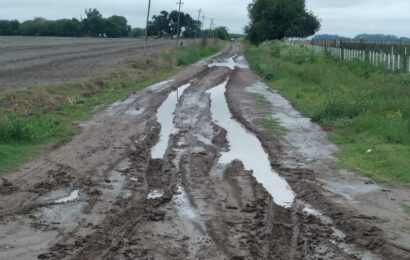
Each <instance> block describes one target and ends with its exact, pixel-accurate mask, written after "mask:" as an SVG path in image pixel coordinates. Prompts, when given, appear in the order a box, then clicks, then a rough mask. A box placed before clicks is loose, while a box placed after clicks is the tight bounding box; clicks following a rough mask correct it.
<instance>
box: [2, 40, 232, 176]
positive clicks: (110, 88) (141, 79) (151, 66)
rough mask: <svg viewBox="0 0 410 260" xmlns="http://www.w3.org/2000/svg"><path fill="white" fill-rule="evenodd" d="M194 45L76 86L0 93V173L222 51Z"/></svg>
mask: <svg viewBox="0 0 410 260" xmlns="http://www.w3.org/2000/svg"><path fill="white" fill-rule="evenodd" d="M226 44H227V43H226V42H222V43H218V44H216V45H211V46H208V47H205V48H202V47H200V46H198V45H193V46H188V47H184V48H181V49H178V50H177V51H176V50H171V51H165V52H162V53H160V54H153V55H150V56H148V57H147V58H140V59H138V60H133V61H129V62H128V63H127V64H126V65H125V66H123V67H121V68H119V69H118V70H116V71H113V72H110V73H108V74H107V75H104V76H101V77H98V78H95V79H92V80H89V81H87V82H83V83H76V84H61V85H49V86H36V87H30V88H26V89H20V90H13V91H7V92H1V93H0V173H4V172H6V171H8V170H10V169H12V168H14V167H16V166H18V165H19V164H21V163H22V162H24V161H26V160H28V159H30V158H32V157H34V156H36V155H38V154H39V153H41V152H42V151H44V150H45V149H47V148H50V147H52V146H53V145H55V144H57V143H59V142H61V141H63V140H65V139H67V138H69V137H70V136H72V135H73V134H75V133H76V131H77V128H78V126H77V122H79V121H81V120H84V119H86V118H87V117H89V116H90V115H91V114H92V113H93V112H94V111H95V109H96V107H98V106H100V105H104V104H109V103H111V102H113V101H115V100H118V99H121V98H122V97H124V96H127V95H128V94H130V93H132V92H135V91H138V90H141V89H143V88H145V87H147V86H150V85H152V84H154V83H156V82H158V81H161V80H164V79H166V78H168V77H169V76H170V75H172V74H175V73H176V72H178V71H180V70H182V69H183V68H185V67H186V66H188V65H189V64H192V63H194V62H197V61H199V60H200V59H202V58H205V57H207V56H210V55H212V54H214V53H216V52H218V51H221V50H222V49H223V48H225V47H226Z"/></svg>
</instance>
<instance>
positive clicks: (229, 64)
mask: <svg viewBox="0 0 410 260" xmlns="http://www.w3.org/2000/svg"><path fill="white" fill-rule="evenodd" d="M208 67H209V68H212V67H228V68H229V69H231V70H234V69H235V67H237V68H241V69H249V66H248V65H246V64H242V63H238V62H235V60H234V57H230V58H229V59H227V60H225V61H223V62H215V61H214V62H213V63H211V64H209V65H208Z"/></svg>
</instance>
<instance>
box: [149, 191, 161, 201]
mask: <svg viewBox="0 0 410 260" xmlns="http://www.w3.org/2000/svg"><path fill="white" fill-rule="evenodd" d="M162 196H164V193H163V192H162V191H160V190H153V191H151V192H150V193H149V194H148V196H147V198H148V199H149V200H154V199H159V198H162Z"/></svg>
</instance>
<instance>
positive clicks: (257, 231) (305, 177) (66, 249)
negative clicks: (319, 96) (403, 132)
mask: <svg viewBox="0 0 410 260" xmlns="http://www.w3.org/2000/svg"><path fill="white" fill-rule="evenodd" d="M262 98H263V100H264V101H263V102H261V99H262ZM261 103H262V104H261ZM267 115H269V116H270V117H272V118H275V119H277V120H278V122H279V124H280V125H281V127H283V128H284V129H286V131H285V132H284V133H281V134H278V133H274V132H272V131H269V130H268V129H266V128H264V127H263V126H262V125H260V124H258V123H257V119H259V118H261V117H266V116H267ZM81 128H82V129H81V131H80V132H79V133H78V134H77V135H76V136H74V137H73V138H72V139H71V140H70V141H68V142H66V143H64V144H61V145H60V146H59V147H57V148H56V149H55V150H54V151H52V152H50V153H48V154H45V155H43V156H41V157H39V158H37V159H35V160H33V161H30V162H27V163H25V164H24V165H22V166H21V167H20V168H18V169H17V170H14V171H12V172H10V173H8V174H6V175H5V176H4V178H3V179H2V180H1V181H0V194H1V196H0V259H36V258H38V259H410V246H409V245H410V218H409V216H408V215H407V214H406V212H404V211H403V209H402V208H401V205H402V204H403V203H405V202H408V200H409V198H410V191H409V190H408V189H407V188H400V187H398V188H392V187H387V188H386V187H383V186H381V185H377V184H374V183H372V182H371V181H370V180H368V179H366V178H363V177H359V176H357V175H356V174H354V173H351V172H345V171H341V170H338V169H337V168H336V167H335V164H336V160H335V158H334V156H333V154H334V153H335V152H336V150H337V148H336V147H335V146H334V145H333V144H331V143H330V142H329V141H327V138H326V133H325V132H323V131H322V130H321V128H320V127H319V126H317V125H316V124H314V123H312V122H311V121H310V120H309V119H307V118H303V117H302V116H301V115H300V113H298V112H297V111H295V110H294V109H293V107H292V106H291V105H290V104H289V102H288V101H287V100H285V99H284V98H283V97H281V96H280V95H279V94H277V93H275V92H271V91H270V90H268V88H267V86H266V85H264V83H262V82H261V80H260V79H259V78H258V77H257V76H256V75H254V74H253V73H252V72H251V71H250V70H249V68H248V66H247V63H246V61H245V60H244V58H243V57H242V56H241V55H240V52H239V48H238V46H237V45H236V44H231V46H230V47H229V49H228V50H226V51H224V52H223V53H220V54H218V55H216V56H214V57H212V58H209V59H207V60H204V61H201V62H199V63H197V64H195V65H193V66H190V67H189V68H188V69H186V70H184V71H182V72H181V73H179V74H178V75H176V76H174V77H172V78H170V79H169V80H167V81H164V82H160V83H158V84H155V85H153V86H151V87H149V88H147V89H145V90H143V91H141V92H137V93H134V94H132V95H130V96H129V97H127V98H125V99H123V100H120V101H118V102H115V103H113V104H110V105H108V106H106V107H105V108H102V109H101V110H100V111H99V112H97V113H96V114H95V115H94V116H93V117H92V118H90V119H89V120H88V121H86V122H84V123H82V124H81Z"/></svg>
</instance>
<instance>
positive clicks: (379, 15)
mask: <svg viewBox="0 0 410 260" xmlns="http://www.w3.org/2000/svg"><path fill="white" fill-rule="evenodd" d="M306 1H307V7H308V8H309V9H311V10H312V11H313V12H314V13H315V14H316V15H318V16H319V17H320V18H321V20H322V29H321V31H320V33H329V34H341V35H346V36H354V35H356V34H359V33H364V32H367V33H385V34H397V35H400V36H410V31H409V30H408V27H407V25H408V24H409V22H410V15H408V12H409V11H410V1H409V0H306ZM176 2H177V0H152V14H157V13H159V12H160V11H161V10H173V9H176V8H177V5H176ZM183 2H184V5H183V8H182V11H184V12H187V13H190V14H191V15H192V16H193V17H194V18H195V19H196V18H197V10H198V9H199V8H202V9H203V10H204V12H205V16H206V18H207V19H206V21H205V26H206V27H208V26H209V19H210V18H215V22H216V24H217V25H224V26H227V27H228V28H229V30H230V31H231V32H242V29H243V27H244V26H245V25H246V24H247V23H248V16H247V6H248V4H249V3H250V2H251V0H202V1H200V0H183ZM147 3H148V0H103V1H102V0H58V1H57V0H0V19H14V18H17V19H19V20H26V19H32V18H34V17H45V18H48V19H58V18H62V17H77V18H80V16H81V15H82V16H84V9H85V8H89V7H92V8H97V9H99V10H100V11H101V12H102V13H103V14H104V15H106V16H109V15H113V14H118V15H123V16H125V17H126V18H127V19H128V21H129V22H130V24H131V25H132V26H134V27H144V23H145V15H146V8H147Z"/></svg>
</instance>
